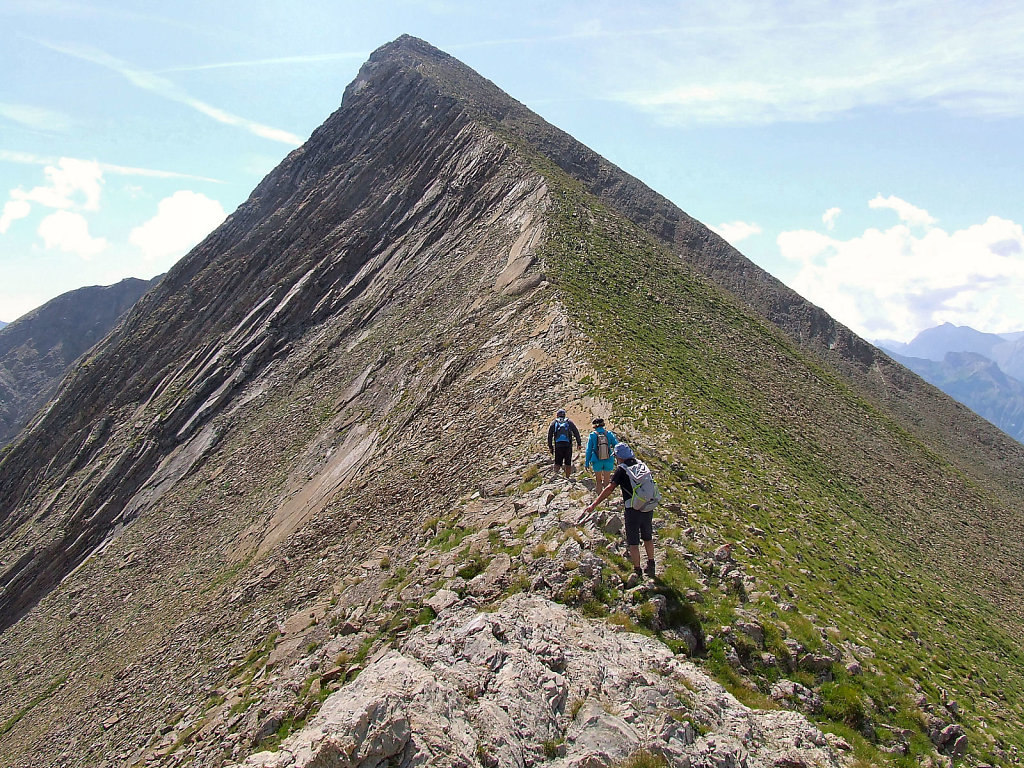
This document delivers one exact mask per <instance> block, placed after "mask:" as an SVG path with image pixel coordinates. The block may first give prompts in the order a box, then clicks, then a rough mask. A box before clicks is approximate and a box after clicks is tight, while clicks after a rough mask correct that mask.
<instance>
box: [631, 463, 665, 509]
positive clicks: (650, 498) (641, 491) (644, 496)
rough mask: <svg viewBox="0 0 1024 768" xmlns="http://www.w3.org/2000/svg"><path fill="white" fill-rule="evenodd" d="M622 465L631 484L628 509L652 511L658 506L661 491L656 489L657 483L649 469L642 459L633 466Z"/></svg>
mask: <svg viewBox="0 0 1024 768" xmlns="http://www.w3.org/2000/svg"><path fill="white" fill-rule="evenodd" d="M623 467H624V468H625V470H626V474H627V475H629V481H630V483H632V484H633V495H632V496H631V497H630V499H629V507H630V509H635V510H637V511H639V512H653V511H654V508H655V507H656V506H658V502H659V501H661V491H659V490H658V485H657V483H655V482H654V475H652V474H651V470H649V469H648V468H647V465H646V464H644V463H643V462H642V461H638V462H637V463H636V464H634V465H633V466H627V465H625V464H623Z"/></svg>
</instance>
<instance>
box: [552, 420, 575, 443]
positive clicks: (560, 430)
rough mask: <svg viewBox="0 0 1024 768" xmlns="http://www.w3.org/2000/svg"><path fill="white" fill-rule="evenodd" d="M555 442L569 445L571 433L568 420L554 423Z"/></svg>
mask: <svg viewBox="0 0 1024 768" xmlns="http://www.w3.org/2000/svg"><path fill="white" fill-rule="evenodd" d="M555 442H556V443H571V442H572V433H571V432H570V431H569V420H568V419H557V420H556V421H555Z"/></svg>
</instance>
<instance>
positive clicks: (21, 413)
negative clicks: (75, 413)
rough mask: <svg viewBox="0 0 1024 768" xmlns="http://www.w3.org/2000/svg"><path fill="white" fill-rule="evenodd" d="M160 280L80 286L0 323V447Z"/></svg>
mask: <svg viewBox="0 0 1024 768" xmlns="http://www.w3.org/2000/svg"><path fill="white" fill-rule="evenodd" d="M158 280H159V277H156V278H153V279H152V280H140V279H138V278H134V277H130V278H127V279H125V280H122V281H120V282H118V283H116V284H114V285H109V286H88V287H83V288H78V289H76V290H73V291H68V292H67V293H64V294H61V295H60V296H57V297H55V298H53V299H51V300H50V301H48V302H46V303H45V304H43V305H42V306H40V307H37V308H36V309H34V310H32V311H31V312H28V313H27V314H25V315H23V316H22V317H20V318H18V319H17V320H15V321H14V322H13V323H10V324H5V325H4V326H0V327H3V328H4V334H3V335H2V336H0V448H3V446H5V445H6V444H7V443H9V442H10V441H11V440H13V439H14V438H15V436H16V435H17V433H18V432H19V431H20V430H21V428H22V427H24V426H25V424H27V423H28V421H29V419H31V418H32V416H33V415H34V414H35V413H36V411H37V410H39V408H40V407H41V406H42V405H44V404H45V403H46V401H47V400H49V399H50V395H51V394H52V393H53V392H54V390H55V389H56V387H57V384H58V383H59V382H60V380H61V378H62V377H63V376H64V374H65V372H66V371H67V370H68V369H69V368H70V367H71V365H72V364H73V363H74V362H75V360H76V359H78V357H80V356H81V355H82V354H84V353H85V352H86V351H87V350H88V349H89V348H90V347H92V346H93V345H95V344H96V343H98V342H99V341H100V340H101V339H102V338H103V337H104V336H105V335H106V334H107V332H108V331H109V330H110V329H111V328H112V327H113V326H114V325H115V324H116V323H117V322H118V321H119V320H120V319H121V317H122V315H124V313H125V312H127V311H128V309H129V308H130V307H131V306H132V304H134V303H135V302H136V301H137V300H138V299H139V297H140V296H142V294H143V293H145V292H146V291H147V290H149V289H150V288H151V287H152V286H153V285H154V284H155V283H156V282H157V281H158Z"/></svg>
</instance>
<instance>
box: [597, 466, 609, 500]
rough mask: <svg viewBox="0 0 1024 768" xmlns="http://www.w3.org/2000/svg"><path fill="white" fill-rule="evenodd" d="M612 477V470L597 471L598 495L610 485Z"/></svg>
mask: <svg viewBox="0 0 1024 768" xmlns="http://www.w3.org/2000/svg"><path fill="white" fill-rule="evenodd" d="M611 479H612V473H611V472H595V473H594V486H595V487H596V490H597V495H598V496H600V495H601V491H603V490H604V489H605V488H606V487H608V483H610V482H611Z"/></svg>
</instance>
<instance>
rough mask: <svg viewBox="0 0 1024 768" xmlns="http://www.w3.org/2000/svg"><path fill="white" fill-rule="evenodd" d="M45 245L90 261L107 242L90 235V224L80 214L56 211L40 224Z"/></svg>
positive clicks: (40, 234) (40, 231) (40, 233)
mask: <svg viewBox="0 0 1024 768" xmlns="http://www.w3.org/2000/svg"><path fill="white" fill-rule="evenodd" d="M39 236H40V237H42V238H43V245H45V246H46V247H47V248H56V249H58V250H61V251H66V252H67V253H73V254H76V255H78V256H81V257H82V258H83V259H88V258H91V257H93V256H95V255H96V254H98V253H100V252H102V251H103V250H105V249H106V247H107V241H106V239H105V238H102V237H92V236H91V235H90V234H89V223H88V222H87V221H86V220H85V217H84V216H83V215H82V214H80V213H72V212H71V211H55V212H54V213H51V214H50V215H49V216H47V217H46V218H44V219H43V220H42V221H41V222H39Z"/></svg>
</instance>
